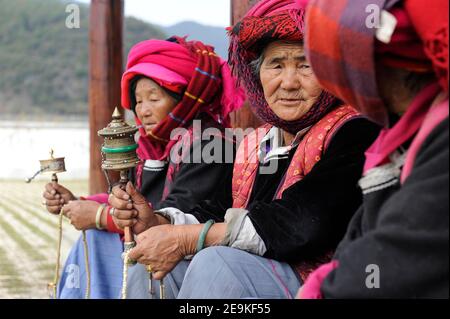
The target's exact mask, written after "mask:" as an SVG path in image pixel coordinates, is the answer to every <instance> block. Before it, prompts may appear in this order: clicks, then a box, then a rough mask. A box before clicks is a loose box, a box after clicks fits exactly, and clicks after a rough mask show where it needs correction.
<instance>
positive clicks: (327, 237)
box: [129, 0, 378, 298]
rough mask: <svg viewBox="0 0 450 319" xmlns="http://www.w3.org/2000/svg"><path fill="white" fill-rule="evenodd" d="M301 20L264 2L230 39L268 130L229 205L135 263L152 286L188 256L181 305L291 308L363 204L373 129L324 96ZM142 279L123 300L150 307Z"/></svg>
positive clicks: (142, 251)
mask: <svg viewBox="0 0 450 319" xmlns="http://www.w3.org/2000/svg"><path fill="white" fill-rule="evenodd" d="M303 18H304V10H303V9H297V8H296V6H295V1H292V0H264V1H260V2H259V3H258V4H257V5H256V6H255V7H254V8H253V9H252V10H250V12H249V13H248V14H247V15H246V17H245V18H244V19H243V20H242V21H240V22H239V23H238V24H237V25H235V26H234V27H233V28H232V29H231V30H230V34H231V46H230V59H229V62H230V63H231V64H232V65H233V67H234V70H235V71H236V73H237V75H238V78H239V80H240V82H241V83H242V84H243V85H244V86H245V88H246V90H247V94H248V98H249V102H250V104H251V106H252V108H253V110H254V111H255V113H256V114H257V115H258V116H259V117H260V118H261V119H262V120H263V121H264V122H265V123H266V124H265V125H263V126H262V127H261V128H259V129H258V130H256V131H254V132H252V133H250V134H249V135H248V136H247V137H246V138H245V139H244V141H243V142H242V144H241V145H240V147H239V150H238V153H237V156H236V159H235V168H234V174H233V182H232V184H231V185H229V186H228V187H227V189H228V191H229V192H231V195H232V202H229V201H227V200H226V199H227V198H228V196H225V195H226V194H224V190H222V189H221V190H220V193H219V194H216V196H215V198H213V199H212V200H210V201H208V202H201V203H200V204H199V205H198V206H197V207H196V208H195V209H193V210H191V211H184V212H183V211H179V215H183V214H186V213H187V214H190V215H194V216H203V217H202V219H199V223H201V224H199V225H180V226H169V225H167V226H159V227H154V228H151V229H149V230H148V231H146V232H144V233H142V234H141V235H140V236H138V244H137V246H136V248H134V249H133V250H132V251H131V252H130V258H133V259H136V260H137V261H138V262H139V263H142V264H145V265H149V267H150V269H151V270H152V271H153V272H154V278H155V279H160V278H163V277H164V276H165V275H166V274H167V273H169V272H170V271H172V269H173V268H174V267H175V265H177V264H178V265H179V264H186V263H187V262H186V261H182V258H183V257H185V256H189V255H194V254H195V256H194V258H193V260H192V262H191V263H190V265H189V268H188V269H187V271H186V272H185V273H184V272H183V273H179V272H178V270H179V269H178V267H179V266H177V268H176V269H175V271H172V272H171V274H170V278H171V280H169V281H170V282H172V281H176V282H177V286H180V285H181V289H180V291H179V293H176V294H175V296H177V297H178V298H254V297H263V298H291V297H293V296H294V295H295V293H296V292H297V289H298V288H299V287H300V285H301V284H302V283H303V281H304V279H305V278H306V276H307V275H308V273H309V272H311V270H312V269H314V267H315V265H316V264H317V263H318V262H319V261H321V260H322V261H323V260H328V258H329V257H328V256H330V253H331V252H332V251H333V250H334V249H335V247H336V245H337V243H338V241H339V240H340V239H341V237H342V236H343V234H344V232H345V229H346V227H347V223H348V221H349V219H350V218H351V216H352V215H353V212H354V211H356V208H357V207H358V206H359V205H360V203H361V197H362V196H361V192H360V190H359V188H358V187H357V180H358V178H359V176H360V174H361V172H362V164H363V159H364V150H365V149H366V148H367V147H368V146H369V145H370V143H372V142H373V140H374V138H375V136H376V134H377V133H378V127H377V126H376V125H374V124H371V123H370V122H369V121H368V120H367V119H364V118H362V117H361V116H360V115H359V114H358V113H357V112H356V111H355V110H354V109H353V108H351V107H350V106H348V105H345V104H343V103H342V102H341V101H339V100H338V99H336V98H335V97H333V96H332V95H330V94H329V93H327V92H325V91H324V90H323V89H322V88H321V87H320V86H319V84H318V83H317V80H316V79H315V76H314V74H313V73H312V70H311V68H310V66H309V63H308V61H307V60H306V58H305V54H304V49H303V30H304V22H303ZM223 198H225V199H223ZM230 207H231V208H230ZM224 215H225V217H224V218H223V216H224ZM204 216H209V217H208V218H207V219H206V220H205V217H204ZM214 222H215V224H214V225H213V223H214ZM208 246H219V247H209V248H207V249H205V250H202V249H203V248H205V247H208ZM143 268H144V267H140V268H139V267H136V268H135V270H132V272H133V273H132V274H130V277H129V279H130V280H129V284H130V286H129V292H130V297H146V296H148V292H147V291H148V287H146V286H145V284H146V280H145V278H146V273H145V271H144V270H143ZM136 269H141V271H140V274H139V276H138V275H137V273H138V271H137V270H136ZM183 278H184V280H183ZM172 279H173V280H172ZM166 282H167V281H166Z"/></svg>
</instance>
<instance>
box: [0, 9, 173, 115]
mask: <svg viewBox="0 0 450 319" xmlns="http://www.w3.org/2000/svg"><path fill="white" fill-rule="evenodd" d="M71 3H73V1H71ZM65 8H66V4H65V3H64V2H63V1H61V0H0V119H2V118H7V117H8V116H9V117H11V116H14V117H16V116H17V117H23V116H26V117H31V116H32V117H34V116H40V117H42V116H45V115H49V116H54V115H64V116H84V115H87V99H88V33H89V8H88V6H87V5H82V4H80V9H81V12H80V15H81V28H80V29H68V28H66V26H65V21H66V17H67V13H66V12H65ZM165 36H166V35H165V33H164V31H162V30H161V29H160V28H158V27H156V26H152V25H150V24H148V23H144V22H142V21H139V20H137V19H134V18H126V20H125V40H124V42H125V45H124V51H125V52H128V50H129V48H130V47H131V45H132V44H134V43H136V42H138V41H141V40H144V39H148V38H160V39H161V38H164V37H165Z"/></svg>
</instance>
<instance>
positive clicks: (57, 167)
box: [26, 149, 90, 299]
mask: <svg viewBox="0 0 450 319" xmlns="http://www.w3.org/2000/svg"><path fill="white" fill-rule="evenodd" d="M39 162H40V166H41V167H40V170H39V171H37V172H36V173H35V174H34V175H33V176H32V177H30V178H27V179H26V182H27V183H30V182H31V181H32V180H33V179H34V178H35V177H36V176H37V175H39V174H41V173H50V174H52V182H53V183H58V176H57V175H56V174H57V173H63V172H65V171H66V166H65V162H64V157H57V158H55V157H54V156H53V149H52V150H50V158H49V159H45V160H40V161H39ZM58 215H59V223H58V246H57V256H56V266H55V275H54V280H53V282H51V283H49V284H48V289H49V293H50V298H54V299H56V298H57V287H58V282H59V270H60V264H61V243H62V235H63V234H62V230H63V229H62V220H63V216H64V212H63V210H62V209H61V210H60V212H59V214H58ZM83 242H84V252H85V263H86V272H87V275H86V276H87V286H86V294H85V296H86V299H88V298H89V294H90V274H89V257H88V250H87V241H86V233H85V232H84V231H83Z"/></svg>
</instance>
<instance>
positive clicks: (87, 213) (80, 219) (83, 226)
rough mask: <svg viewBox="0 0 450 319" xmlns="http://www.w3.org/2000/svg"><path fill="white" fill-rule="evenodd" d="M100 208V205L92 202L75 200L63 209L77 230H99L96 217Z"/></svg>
mask: <svg viewBox="0 0 450 319" xmlns="http://www.w3.org/2000/svg"><path fill="white" fill-rule="evenodd" d="M99 207H100V204H99V203H97V202H94V201H91V200H75V201H70V202H69V203H68V204H66V205H64V206H63V208H62V209H63V212H64V215H65V216H66V217H67V218H69V219H70V223H71V224H72V225H73V226H74V227H75V228H76V229H78V230H87V229H94V228H97V227H96V225H95V217H96V214H97V210H98V208H99Z"/></svg>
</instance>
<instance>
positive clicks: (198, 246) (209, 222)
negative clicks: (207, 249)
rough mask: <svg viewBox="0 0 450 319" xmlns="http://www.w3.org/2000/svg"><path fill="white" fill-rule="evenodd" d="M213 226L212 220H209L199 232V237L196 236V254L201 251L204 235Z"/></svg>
mask: <svg viewBox="0 0 450 319" xmlns="http://www.w3.org/2000/svg"><path fill="white" fill-rule="evenodd" d="M213 224H214V220H213V219H210V220H208V221H207V222H206V223H205V225H204V226H203V228H202V231H201V232H200V235H199V236H198V241H197V248H196V253H198V252H199V251H200V250H202V249H203V246H204V245H205V239H206V235H207V234H208V231H209V229H210V228H211V226H212V225H213Z"/></svg>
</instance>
